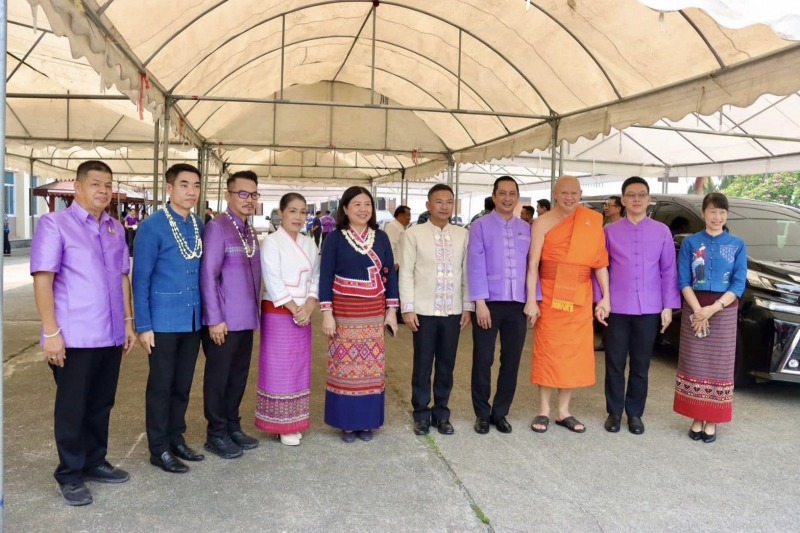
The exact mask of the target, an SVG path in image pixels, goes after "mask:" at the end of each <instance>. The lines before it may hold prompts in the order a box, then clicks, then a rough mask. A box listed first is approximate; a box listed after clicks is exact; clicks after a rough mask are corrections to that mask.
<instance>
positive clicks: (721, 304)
mask: <svg viewBox="0 0 800 533" xmlns="http://www.w3.org/2000/svg"><path fill="white" fill-rule="evenodd" d="M717 303H718V304H719V305H720V306H722V308H723V309H725V302H723V301H722V298H720V299H719V300H717Z"/></svg>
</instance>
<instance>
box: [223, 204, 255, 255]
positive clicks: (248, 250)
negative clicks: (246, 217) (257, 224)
mask: <svg viewBox="0 0 800 533" xmlns="http://www.w3.org/2000/svg"><path fill="white" fill-rule="evenodd" d="M225 216H226V217H228V220H230V221H231V224H233V227H234V228H236V233H237V234H238V235H239V239H240V240H241V241H242V246H243V247H244V255H245V257H247V258H248V259H250V258H251V257H253V256H254V255H256V237H255V235H253V232H252V231H251V230H250V226H248V225H247V224H245V225H244V232H245V234H249V235H250V245H249V246H248V245H247V241H246V240H245V235H243V234H242V232H241V231H239V226H237V225H236V222H235V221H234V220H233V217H232V216H231V215H230V213H228V212H227V211H225Z"/></svg>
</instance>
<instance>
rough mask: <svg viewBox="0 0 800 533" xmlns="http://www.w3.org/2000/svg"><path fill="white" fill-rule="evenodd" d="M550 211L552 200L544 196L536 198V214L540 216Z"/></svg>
mask: <svg viewBox="0 0 800 533" xmlns="http://www.w3.org/2000/svg"><path fill="white" fill-rule="evenodd" d="M548 211H550V200H548V199H546V198H542V199H541V200H536V216H537V217H540V216H542V215H544V214H545V213H547V212H548Z"/></svg>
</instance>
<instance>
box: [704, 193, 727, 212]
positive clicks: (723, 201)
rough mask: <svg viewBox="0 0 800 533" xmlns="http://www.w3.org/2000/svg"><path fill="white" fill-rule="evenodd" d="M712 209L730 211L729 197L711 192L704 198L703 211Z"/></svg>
mask: <svg viewBox="0 0 800 533" xmlns="http://www.w3.org/2000/svg"><path fill="white" fill-rule="evenodd" d="M710 207H716V208H717V209H724V210H725V211H727V210H728V197H727V196H725V195H724V194H722V193H721V192H710V193H708V194H706V196H705V198H703V209H702V210H703V211H705V210H706V209H708V208H710Z"/></svg>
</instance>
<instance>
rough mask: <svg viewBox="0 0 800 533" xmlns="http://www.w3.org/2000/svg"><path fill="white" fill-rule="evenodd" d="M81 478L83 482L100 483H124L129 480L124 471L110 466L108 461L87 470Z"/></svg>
mask: <svg viewBox="0 0 800 533" xmlns="http://www.w3.org/2000/svg"><path fill="white" fill-rule="evenodd" d="M81 477H82V478H83V480H84V481H99V482H100V483H125V482H126V481H128V480H129V479H130V478H131V476H130V475H128V473H127V472H126V471H124V470H123V469H121V468H116V467H114V466H111V464H109V462H108V461H103V462H102V463H100V464H99V465H97V466H95V467H93V468H87V469H86V470H84V471H83V475H82V476H81Z"/></svg>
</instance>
